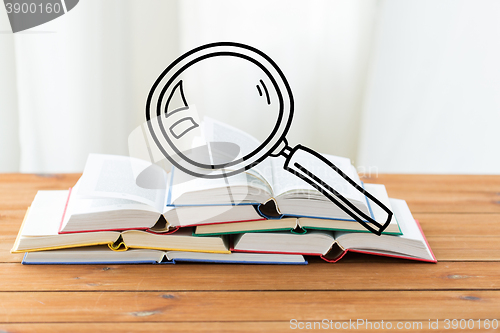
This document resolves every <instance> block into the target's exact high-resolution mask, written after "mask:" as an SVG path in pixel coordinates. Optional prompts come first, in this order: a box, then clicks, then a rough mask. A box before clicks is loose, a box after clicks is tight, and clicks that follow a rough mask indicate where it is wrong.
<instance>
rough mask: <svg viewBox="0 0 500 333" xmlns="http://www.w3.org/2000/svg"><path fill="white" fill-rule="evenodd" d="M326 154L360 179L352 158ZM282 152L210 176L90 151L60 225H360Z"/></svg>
mask: <svg viewBox="0 0 500 333" xmlns="http://www.w3.org/2000/svg"><path fill="white" fill-rule="evenodd" d="M204 128H206V130H205V132H206V133H209V134H207V136H211V137H212V138H211V140H212V141H214V142H225V141H230V142H233V143H234V144H237V145H238V146H239V147H240V148H241V151H245V149H247V148H246V147H247V146H251V147H253V146H255V145H256V144H257V143H256V139H254V138H253V137H251V136H250V135H248V134H246V133H244V132H242V131H240V130H238V129H236V128H233V127H230V126H228V125H225V124H223V123H220V122H217V121H214V120H212V119H210V118H205V122H204ZM221 135H223V137H219V136H221ZM324 156H325V157H326V158H327V159H329V160H330V161H331V162H333V163H334V164H335V165H336V166H337V167H338V168H339V169H341V170H342V171H343V172H344V173H345V174H347V175H348V176H349V177H350V178H351V179H353V181H354V182H355V183H357V184H358V185H360V186H362V183H361V181H360V179H359V177H358V175H357V173H356V170H355V168H354V167H353V166H352V165H351V163H350V161H349V159H347V158H342V157H336V156H330V155H324ZM282 158H283V157H273V158H267V159H265V160H264V161H262V162H261V163H259V164H258V165H256V166H254V167H253V168H251V169H249V170H247V171H246V172H243V173H240V174H236V175H232V176H230V177H226V178H224V179H207V178H199V177H193V176H190V175H187V174H185V173H184V172H182V171H181V170H179V169H176V168H175V167H172V168H171V169H170V170H169V172H167V170H164V169H162V168H161V167H159V166H158V165H156V164H151V163H150V162H146V161H144V160H140V159H135V158H130V157H119V156H111V155H95V154H92V155H90V156H89V159H88V161H87V164H86V166H85V170H84V173H83V176H82V178H81V179H80V181H79V182H78V185H77V186H76V188H75V189H73V191H72V194H71V198H70V200H69V203H68V209H67V212H66V214H65V220H64V222H63V224H62V226H61V230H60V232H61V233H67V232H80V231H92V230H115V229H121V230H124V229H148V228H152V230H154V231H156V232H167V231H170V230H172V229H175V228H176V227H180V226H193V225H202V224H212V223H223V222H233V221H253V220H262V219H263V216H264V217H268V218H281V217H282V216H284V215H286V216H297V217H310V218H323V219H335V220H344V221H352V222H353V228H352V229H350V228H345V227H342V229H345V230H358V229H359V228H357V227H356V226H354V224H357V222H354V221H353V219H352V217H350V216H349V215H348V214H347V213H345V212H344V211H343V210H342V209H340V208H339V207H338V206H337V205H335V204H334V203H333V202H331V201H330V200H329V199H328V198H327V197H325V196H324V195H323V194H322V193H320V192H319V191H318V190H316V189H315V188H313V187H312V186H311V185H309V184H307V183H306V182H304V181H302V180H301V179H299V178H298V177H296V176H294V175H293V174H291V173H290V172H287V171H285V170H284V169H283V161H282ZM311 163H312V164H314V163H315V161H314V160H312V161H311ZM308 168H309V169H311V170H315V172H316V174H318V175H319V176H320V177H321V179H323V180H324V181H326V182H328V184H335V185H334V188H335V189H336V190H337V191H338V192H339V193H340V194H342V195H343V196H344V197H345V198H346V199H347V200H349V202H350V203H351V204H352V205H354V206H355V207H356V208H358V209H359V210H360V211H361V212H363V213H364V214H366V215H369V216H371V217H374V215H373V209H372V207H374V206H376V205H371V204H370V200H368V199H367V197H366V196H364V195H363V194H362V193H361V192H359V191H357V190H356V189H355V188H354V187H353V186H352V185H350V184H348V183H347V181H346V180H345V179H344V178H343V177H341V176H340V175H339V174H338V173H336V172H332V170H330V169H322V168H324V165H320V167H318V168H315V167H314V165H310V166H308ZM228 171H230V170H229V169H228ZM254 206H257V207H258V208H257V210H258V212H257V211H256V210H255V209H254ZM193 207H195V208H193ZM160 215H162V216H163V218H159V216H160ZM156 222H159V223H156ZM332 228H335V227H332ZM388 232H389V233H394V232H396V233H397V230H396V229H394V230H392V231H388Z"/></svg>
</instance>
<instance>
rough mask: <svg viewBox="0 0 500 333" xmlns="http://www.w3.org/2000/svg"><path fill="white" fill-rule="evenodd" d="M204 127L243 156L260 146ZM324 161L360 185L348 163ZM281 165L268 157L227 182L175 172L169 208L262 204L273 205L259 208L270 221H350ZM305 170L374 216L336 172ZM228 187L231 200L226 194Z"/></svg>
mask: <svg viewBox="0 0 500 333" xmlns="http://www.w3.org/2000/svg"><path fill="white" fill-rule="evenodd" d="M204 128H205V133H206V136H207V137H210V140H211V141H213V142H231V143H233V144H236V145H238V146H239V147H240V150H241V151H242V152H245V151H247V150H250V149H251V148H250V147H257V146H259V145H260V142H259V141H257V140H256V139H255V138H253V137H252V136H251V135H249V134H247V133H245V132H243V131H241V130H239V129H236V128H234V127H231V126H229V125H226V124H224V123H221V122H218V121H215V120H213V119H210V118H205V119H204ZM323 156H324V157H325V158H327V159H328V160H329V161H331V162H332V163H333V164H335V165H336V166H337V167H338V168H339V169H341V170H342V171H343V172H344V173H345V174H346V175H347V176H349V177H350V178H351V179H352V180H353V181H354V182H355V183H357V184H358V185H360V186H362V183H361V180H360V179H359V176H358V174H357V172H356V169H355V168H354V166H353V165H352V164H351V162H350V160H349V159H348V158H343V157H337V156H331V155H323ZM283 164H284V160H283V157H273V158H267V159H265V160H264V161H262V162H261V163H259V164H257V165H256V166H254V167H253V168H251V169H249V170H247V171H246V172H244V173H240V174H237V175H234V176H231V177H227V178H226V179H206V178H196V177H189V176H187V175H186V174H184V173H182V172H181V171H180V170H179V169H175V168H173V169H172V173H171V175H170V182H169V189H168V195H167V205H169V206H176V207H178V206H184V205H227V204H263V203H268V202H269V201H273V204H272V205H261V208H262V209H260V212H261V213H262V214H264V215H265V216H268V217H279V216H282V215H288V216H301V217H315V218H327V219H343V220H349V221H353V219H352V218H351V217H350V216H349V215H348V214H346V213H345V212H344V211H343V210H342V209H340V208H339V207H338V206H337V205H335V204H334V203H333V202H331V201H330V200H329V199H328V198H327V197H325V196H324V195H323V194H322V193H321V192H319V191H318V190H316V189H315V188H314V187H312V186H311V185H309V184H307V183H306V182H304V181H303V180H301V179H300V178H298V177H296V176H295V175H293V174H291V173H290V172H288V171H286V170H284V168H283ZM316 164H317V165H316ZM307 168H308V169H309V170H314V172H315V174H316V175H317V176H318V177H319V178H321V179H322V180H323V181H324V182H326V183H327V184H330V185H331V186H332V187H333V188H334V189H335V190H337V191H338V192H339V193H340V194H341V195H343V196H344V197H345V198H347V199H348V200H349V201H350V202H351V203H352V204H353V205H354V206H355V207H357V208H358V209H359V210H361V211H362V212H363V213H365V214H366V215H372V214H371V212H370V204H369V202H368V200H367V198H366V197H365V195H363V194H362V193H361V192H359V191H358V190H356V189H355V188H354V187H353V186H352V185H350V184H349V183H348V182H347V181H346V180H345V179H344V178H343V177H342V176H340V175H339V174H338V173H337V172H333V170H331V169H329V168H325V166H324V164H321V163H319V162H318V161H316V160H313V159H311V161H310V165H307ZM227 171H231V168H230V167H229V168H227ZM228 188H229V189H230V193H231V196H228V195H227V192H228ZM372 217H373V216H372Z"/></svg>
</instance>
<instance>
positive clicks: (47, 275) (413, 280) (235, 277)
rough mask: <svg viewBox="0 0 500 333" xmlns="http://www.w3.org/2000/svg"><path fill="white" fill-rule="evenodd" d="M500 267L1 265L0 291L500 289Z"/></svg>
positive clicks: (412, 264)
mask: <svg viewBox="0 0 500 333" xmlns="http://www.w3.org/2000/svg"><path fill="white" fill-rule="evenodd" d="M367 271H368V272H369V274H367V273H366V272H367ZM498 272H500V262H450V263H438V264H427V263H417V262H410V261H403V260H401V261H397V262H389V263H363V262H362V263H359V262H355V263H337V264H327V263H325V264H323V263H321V262H315V263H311V264H310V265H308V266H281V265H246V266H245V265H211V264H206V265H196V264H179V265H168V266H159V265H112V266H105V265H76V266H73V265H71V266H69V265H53V266H36V265H33V266H31V265H30V266H23V265H20V264H0V281H2V283H1V284H0V291H117V290H132V291H159V290H164V291H166V290H170V291H188V290H198V291H204V290H205V291H206V290H213V291H224V290H231V291H251V290H268V291H272V290H438V289H449V290H453V289H455V290H458V289H471V290H472V289H492V290H500V274H498ZM257 277H258V278H257ZM200 280H202V281H203V283H199V281H200Z"/></svg>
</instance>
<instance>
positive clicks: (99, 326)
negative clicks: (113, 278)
mask: <svg viewBox="0 0 500 333" xmlns="http://www.w3.org/2000/svg"><path fill="white" fill-rule="evenodd" d="M324 319H327V320H328V318H324ZM336 324H337V325H339V326H338V327H339V329H338V330H337V331H342V329H341V327H342V326H341V325H342V324H344V321H334V322H333V323H329V325H330V326H331V327H334V328H335V325H336ZM348 324H349V322H345V324H344V327H348ZM380 324H381V323H380V321H378V325H380ZM398 324H399V325H400V327H403V328H404V325H405V324H406V325H407V327H408V329H406V328H404V329H402V330H401V331H403V332H425V331H429V329H428V327H429V321H428V320H427V319H424V320H417V321H415V320H411V321H388V320H384V328H385V329H374V325H376V324H375V322H374V321H372V322H371V326H370V324H368V323H366V324H363V323H362V322H360V325H359V326H357V325H355V326H353V327H356V328H355V331H356V332H360V333H366V332H395V331H396V332H397V330H396V329H395V328H397V327H398V326H397V325H398ZM481 324H482V325H483V323H481ZM302 325H304V327H305V325H306V322H302ZM311 325H314V322H313V323H311ZM353 325H354V324H353ZM388 325H390V327H391V328H392V329H387V327H388ZM475 325H476V328H478V325H479V324H478V323H477V320H476V321H475ZM293 327H295V326H294V325H292V324H291V323H290V321H272V322H269V321H261V322H242V321H238V322H190V323H187V322H177V323H168V322H156V323H152V322H128V323H123V322H121V323H84V324H82V323H49V324H47V323H36V324H0V330H3V331H5V332H12V333H15V332H25V333H44V332H49V333H56V332H64V333H66V332H74V333H78V332H102V333H107V332H109V333H117V332H144V333H150V332H179V333H186V332H187V333H192V332H201V333H204V332H219V333H234V332H239V333H248V332H266V333H267V332H273V333H281V332H290V331H291V330H292V329H293ZM317 327H319V324H318V326H317ZM375 327H377V326H375ZM294 330H296V331H300V332H310V331H311V330H306V329H300V330H299V329H298V328H296V329H294ZM324 330H325V331H328V329H326V328H325V329H324ZM330 330H331V331H334V329H330ZM351 330H354V328H352V329H351ZM316 331H318V329H317V330H316ZM344 331H345V330H344ZM450 331H453V330H451V329H445V322H444V321H439V322H438V329H432V332H436V333H444V332H450ZM469 331H470V332H473V330H469ZM478 331H480V332H498V330H494V329H484V327H483V326H481V330H478Z"/></svg>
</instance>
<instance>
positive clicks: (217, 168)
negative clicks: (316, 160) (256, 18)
mask: <svg viewBox="0 0 500 333" xmlns="http://www.w3.org/2000/svg"><path fill="white" fill-rule="evenodd" d="M224 47H230V48H231V51H217V50H215V51H209V52H208V53H205V54H202V55H200V56H197V57H196V58H194V59H193V60H190V58H189V57H190V56H192V55H196V54H198V53H200V52H201V51H204V50H207V49H210V48H215V49H217V48H224ZM233 48H236V50H235V51H233V50H232V49H233ZM241 48H243V49H246V50H249V51H251V52H254V53H256V54H258V55H259V56H260V57H262V58H264V60H265V61H267V62H268V63H269V64H270V65H271V68H272V69H274V70H275V71H276V72H277V73H278V76H279V78H280V79H281V83H283V84H284V86H285V88H286V91H287V92H288V97H289V98H288V100H285V98H286V96H285V97H284V96H283V94H282V91H281V89H280V86H279V83H278V82H277V80H276V78H275V77H273V76H272V74H271V71H270V70H269V69H268V67H266V66H265V65H263V64H262V63H261V62H259V61H258V60H256V59H254V58H252V57H250V56H248V55H247V54H245V53H243V52H238V50H239V49H241ZM216 56H235V57H238V58H242V59H245V60H248V61H250V62H252V63H254V64H255V65H257V66H258V67H259V68H260V69H261V70H262V71H264V73H265V74H266V75H267V76H268V77H269V79H270V80H271V82H272V83H273V86H274V88H275V89H276V92H277V93H278V100H279V104H280V108H279V116H278V120H277V121H276V125H275V126H274V128H273V130H272V132H271V134H270V135H269V136H268V137H267V138H266V140H265V141H264V142H263V143H262V144H261V145H260V146H259V147H257V148H256V149H254V150H253V151H252V152H250V153H249V154H247V155H245V156H243V157H242V158H240V159H237V160H235V161H231V162H228V163H224V164H217V165H210V164H203V163H199V162H196V161H193V160H192V159H190V158H188V157H187V156H185V155H184V154H183V153H182V152H180V151H179V150H178V149H177V147H176V146H175V145H174V144H173V143H172V141H171V140H170V137H169V134H168V133H167V132H166V131H165V129H164V127H163V126H160V129H161V132H162V134H163V136H164V138H165V139H166V140H167V142H168V144H169V146H170V148H172V149H173V150H174V151H175V153H176V154H177V155H179V156H180V157H181V158H182V159H183V160H185V161H186V162H188V163H190V164H191V165H194V166H197V167H199V168H202V169H206V170H207V171H209V170H211V171H220V173H217V174H202V173H198V172H194V171H192V170H190V169H189V168H186V167H184V166H183V165H181V164H179V163H178V162H177V161H176V160H175V159H174V158H172V157H171V156H170V154H168V153H167V152H166V151H165V149H164V148H163V147H162V145H161V144H160V142H159V140H158V138H157V137H156V134H155V133H154V129H153V127H152V125H151V123H150V120H151V114H150V112H151V100H152V98H153V95H154V93H155V91H156V89H157V88H158V85H159V84H160V83H161V81H162V80H163V79H164V77H165V76H166V75H167V74H168V73H169V72H171V71H172V70H173V69H174V68H175V67H176V66H178V65H179V64H180V63H181V62H182V61H186V59H187V60H190V61H189V62H188V63H186V64H185V65H183V66H182V67H181V68H180V69H177V70H176V71H175V73H174V74H172V75H171V77H170V78H169V80H168V81H167V83H166V84H165V85H164V86H163V88H162V90H161V92H160V94H159V96H158V100H157V105H156V117H157V119H159V120H160V125H163V123H162V120H161V115H162V109H161V106H162V105H161V104H162V101H163V97H164V95H165V93H166V91H167V90H168V89H169V88H170V87H171V86H172V84H173V82H174V81H175V79H176V78H177V77H178V76H179V75H180V74H181V73H182V72H184V71H185V70H186V69H187V68H189V67H190V66H192V65H193V64H195V63H197V62H199V61H201V60H203V59H207V58H212V57H216ZM278 80H279V79H278ZM287 101H288V102H289V103H290V105H289V109H288V111H289V112H288V117H286V114H285V112H286V111H287V110H286V109H285V107H286V102H287ZM293 107H294V102H293V95H292V91H291V89H290V86H289V84H288V82H287V80H286V78H285V76H284V74H283V72H282V71H281V70H280V69H279V67H278V66H277V64H276V63H275V62H274V61H273V60H272V59H271V58H269V57H268V56H267V55H266V54H264V53H263V52H262V51H260V50H257V49H255V48H253V47H251V46H248V45H245V44H241V43H234V42H218V43H211V44H206V45H202V46H200V47H197V48H195V49H193V50H191V51H188V52H186V53H184V54H183V55H181V56H180V57H179V58H177V59H176V60H175V61H174V62H172V63H171V64H170V65H169V66H168V67H167V68H166V69H165V70H164V71H163V72H162V73H161V74H160V76H159V77H158V79H157V80H156V81H155V83H154V84H153V86H152V87H151V90H150V93H149V95H148V99H147V102H146V120H147V123H148V127H149V131H150V133H151V135H152V137H153V139H154V141H155V142H156V145H157V146H158V148H159V149H160V150H161V151H162V153H163V155H164V156H165V157H166V158H167V159H168V160H169V161H170V162H171V163H172V164H174V165H175V166H176V167H178V168H180V169H181V170H183V171H184V172H186V173H188V174H190V175H193V176H197V177H204V178H221V177H227V176H231V175H234V174H238V173H240V172H243V171H245V170H248V169H250V168H252V167H253V166H255V165H257V164H258V163H260V162H262V161H263V160H264V159H265V158H267V157H268V156H269V155H271V154H272V153H274V150H275V149H276V148H277V147H278V146H279V145H280V143H281V142H282V141H283V140H284V139H285V136H286V134H287V132H288V130H289V128H290V126H291V122H292V118H293V111H294V108H293ZM284 117H286V118H287V119H286V124H285V126H284V127H283V129H282V131H281V134H280V133H279V132H280V128H281V127H282V126H281V125H282V122H283V118H284ZM276 137H278V138H277V140H276V141H275V143H274V145H273V146H272V147H271V148H270V149H268V150H267V151H265V149H264V148H265V147H266V145H268V144H269V143H270V142H272V141H273V139H275V138H276ZM258 154H262V156H260V157H258V158H256V160H255V161H253V162H250V163H248V164H247V165H245V166H244V167H241V168H238V169H237V170H233V171H229V172H226V171H225V170H224V168H227V167H231V166H234V165H237V164H242V163H244V162H245V161H247V160H249V159H251V158H252V157H254V156H255V155H258Z"/></svg>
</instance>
